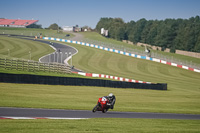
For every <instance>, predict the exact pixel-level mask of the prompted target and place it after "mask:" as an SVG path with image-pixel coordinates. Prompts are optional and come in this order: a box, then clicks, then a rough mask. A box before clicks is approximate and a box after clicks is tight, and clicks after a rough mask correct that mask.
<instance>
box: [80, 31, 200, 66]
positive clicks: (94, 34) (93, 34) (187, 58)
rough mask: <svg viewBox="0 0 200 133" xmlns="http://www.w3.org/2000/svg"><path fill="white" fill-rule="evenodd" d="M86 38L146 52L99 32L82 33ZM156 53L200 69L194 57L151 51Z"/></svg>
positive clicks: (199, 63)
mask: <svg viewBox="0 0 200 133" xmlns="http://www.w3.org/2000/svg"><path fill="white" fill-rule="evenodd" d="M81 34H82V35H83V36H84V38H86V41H87V40H89V41H91V42H94V43H95V41H98V42H100V43H101V42H102V43H103V44H104V45H109V44H112V45H113V44H114V45H115V47H116V49H117V48H118V47H123V48H124V49H126V48H129V49H137V50H139V51H144V49H145V48H144V47H139V46H136V45H130V44H127V43H124V42H121V41H117V40H114V39H110V38H106V37H103V36H101V35H100V34H98V33H97V32H82V33H81ZM151 51H152V52H154V53H157V54H159V55H160V56H164V57H166V58H168V59H172V58H173V59H175V60H180V61H181V62H186V61H187V62H190V63H195V64H197V65H198V66H199V67H200V59H199V58H194V57H190V56H184V55H179V54H174V53H167V52H163V51H156V50H151Z"/></svg>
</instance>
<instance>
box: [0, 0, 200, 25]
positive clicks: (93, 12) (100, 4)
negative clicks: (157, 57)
mask: <svg viewBox="0 0 200 133" xmlns="http://www.w3.org/2000/svg"><path fill="white" fill-rule="evenodd" d="M197 15H198V16H200V0H31V1H29V0H0V18H7V19H30V20H31V19H34V20H39V22H38V23H37V24H41V25H42V27H43V28H46V27H49V26H50V25H51V24H53V23H57V24H58V25H59V26H60V27H63V26H75V25H79V27H82V26H86V25H87V26H89V27H91V28H95V27H96V25H97V23H98V21H99V20H100V18H102V17H112V18H122V19H123V20H124V22H129V21H131V20H133V21H138V20H140V19H142V18H145V19H147V20H156V19H157V20H164V19H166V18H172V19H177V18H183V19H188V18H190V17H195V16H197Z"/></svg>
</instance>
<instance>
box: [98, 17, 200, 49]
mask: <svg viewBox="0 0 200 133" xmlns="http://www.w3.org/2000/svg"><path fill="white" fill-rule="evenodd" d="M101 28H104V29H106V30H108V31H109V34H108V37H109V38H113V39H117V40H129V41H131V42H133V43H137V42H141V43H147V44H150V45H155V46H160V47H162V50H164V49H165V48H170V52H175V50H176V49H179V50H185V51H192V52H200V17H199V16H196V17H191V18H189V19H165V20H146V19H144V18H143V19H140V20H138V21H136V22H135V21H130V22H128V23H125V22H124V21H123V20H122V19H121V18H101V19H100V21H99V22H98V23H97V25H96V30H97V31H98V32H99V33H100V31H101Z"/></svg>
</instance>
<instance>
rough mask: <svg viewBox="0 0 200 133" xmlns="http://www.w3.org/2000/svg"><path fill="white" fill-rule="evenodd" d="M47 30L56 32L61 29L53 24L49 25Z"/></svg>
mask: <svg viewBox="0 0 200 133" xmlns="http://www.w3.org/2000/svg"><path fill="white" fill-rule="evenodd" d="M48 29H51V30H58V29H61V28H60V27H59V26H58V24H56V23H53V24H51V25H50V26H49V27H48Z"/></svg>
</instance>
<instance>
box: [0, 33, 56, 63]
mask: <svg viewBox="0 0 200 133" xmlns="http://www.w3.org/2000/svg"><path fill="white" fill-rule="evenodd" d="M29 52H31V60H35V61H38V60H39V58H40V57H42V56H44V55H47V54H49V53H52V52H54V49H52V48H51V47H49V45H48V44H45V43H40V42H35V41H30V40H24V39H19V38H12V37H5V36H0V57H4V58H21V59H27V60H30V53H29Z"/></svg>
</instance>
